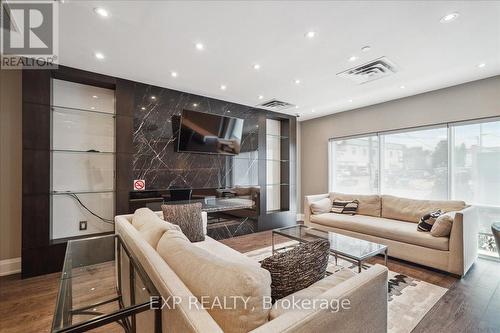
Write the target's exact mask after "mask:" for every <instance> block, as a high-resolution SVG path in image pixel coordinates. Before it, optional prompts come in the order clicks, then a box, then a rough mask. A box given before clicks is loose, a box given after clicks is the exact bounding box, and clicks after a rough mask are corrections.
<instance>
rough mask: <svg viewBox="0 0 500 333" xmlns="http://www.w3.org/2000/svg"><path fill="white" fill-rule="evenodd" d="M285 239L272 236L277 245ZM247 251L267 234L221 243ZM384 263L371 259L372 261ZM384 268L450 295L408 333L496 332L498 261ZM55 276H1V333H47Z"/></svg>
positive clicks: (499, 323)
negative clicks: (462, 266) (457, 273)
mask: <svg viewBox="0 0 500 333" xmlns="http://www.w3.org/2000/svg"><path fill="white" fill-rule="evenodd" d="M285 241H288V239H286V238H281V239H279V238H277V242H285ZM222 243H224V244H226V245H228V246H230V247H232V248H234V249H236V250H238V251H240V252H248V251H252V250H255V249H258V248H262V247H264V246H270V245H271V232H270V231H266V232H260V233H255V234H251V235H245V236H241V237H235V238H231V239H226V240H223V241H222ZM375 262H378V263H383V259H382V258H381V257H380V258H378V257H377V258H374V259H373V260H372V261H371V263H375ZM388 266H389V269H390V270H392V271H396V272H401V273H402V274H405V275H408V276H411V277H414V278H417V279H420V280H423V281H426V282H429V283H433V284H436V285H439V286H442V287H445V288H448V289H449V291H448V292H447V293H446V294H445V295H444V296H443V297H442V298H441V299H440V300H439V302H438V303H437V304H436V305H435V306H434V307H433V308H432V309H431V310H430V311H429V312H428V313H427V315H426V316H425V317H424V319H423V320H422V321H421V322H420V323H419V325H418V326H417V327H416V328H415V329H414V330H413V333H421V332H426V333H427V332H432V333H440V332H443V333H444V332H453V333H455V332H467V333H468V332H471V333H472V332H497V333H498V332H500V263H499V262H494V261H489V260H485V259H479V260H478V261H477V262H476V263H475V264H474V266H473V267H472V269H471V270H470V271H469V273H468V274H467V275H466V276H465V277H464V278H463V279H461V280H460V279H457V278H456V277H453V276H451V275H448V274H445V273H443V272H439V271H435V270H432V269H429V268H426V267H422V266H417V265H414V264H410V263H407V262H404V261H400V260H396V259H389V262H388ZM59 276H60V274H59V273H54V274H48V275H44V276H39V277H35V278H30V279H25V280H21V278H20V275H19V274H16V275H11V276H8V277H2V278H0V332H1V333H11V332H12V333H17V332H26V333H29V332H33V333H35V332H36V333H38V332H49V331H50V327H51V323H52V314H53V312H54V308H55V302H56V296H57V288H58V285H59Z"/></svg>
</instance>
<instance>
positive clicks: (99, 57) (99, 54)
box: [94, 52, 104, 60]
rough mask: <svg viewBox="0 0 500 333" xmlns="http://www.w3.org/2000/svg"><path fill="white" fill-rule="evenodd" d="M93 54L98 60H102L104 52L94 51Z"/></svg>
mask: <svg viewBox="0 0 500 333" xmlns="http://www.w3.org/2000/svg"><path fill="white" fill-rule="evenodd" d="M94 56H95V57H96V58H97V59H99V60H103V59H104V54H102V53H101V52H95V53H94Z"/></svg>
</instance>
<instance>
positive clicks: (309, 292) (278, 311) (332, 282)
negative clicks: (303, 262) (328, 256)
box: [269, 269, 356, 320]
mask: <svg viewBox="0 0 500 333" xmlns="http://www.w3.org/2000/svg"><path fill="white" fill-rule="evenodd" d="M355 275H356V274H355V273H354V272H353V271H351V270H349V269H342V270H340V271H338V272H336V273H333V274H332V275H330V276H327V277H326V278H324V279H321V280H319V281H318V282H316V283H314V284H312V285H310V286H309V287H307V288H305V289H302V290H299V291H297V292H295V293H293V294H291V295H288V296H287V297H285V298H282V299H280V300H278V301H276V303H274V305H273V308H272V309H271V312H270V313H269V319H270V320H273V319H275V318H276V317H278V316H280V315H282V314H284V313H286V312H289V311H293V309H290V304H293V301H298V302H301V301H302V300H307V299H314V298H316V297H317V296H319V295H321V294H323V293H324V292H326V291H327V290H329V289H332V288H333V287H335V286H337V285H339V284H340V283H342V282H344V281H346V280H348V279H350V278H352V277H353V276H355ZM295 311H303V310H302V309H297V310H295Z"/></svg>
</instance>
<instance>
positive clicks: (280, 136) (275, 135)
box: [266, 134, 288, 140]
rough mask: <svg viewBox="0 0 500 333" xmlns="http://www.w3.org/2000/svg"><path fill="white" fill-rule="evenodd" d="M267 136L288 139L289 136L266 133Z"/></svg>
mask: <svg viewBox="0 0 500 333" xmlns="http://www.w3.org/2000/svg"><path fill="white" fill-rule="evenodd" d="M266 136H267V137H270V138H276V139H283V140H284V139H288V136H283V135H277V134H266Z"/></svg>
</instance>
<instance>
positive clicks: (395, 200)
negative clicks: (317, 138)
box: [304, 192, 479, 276]
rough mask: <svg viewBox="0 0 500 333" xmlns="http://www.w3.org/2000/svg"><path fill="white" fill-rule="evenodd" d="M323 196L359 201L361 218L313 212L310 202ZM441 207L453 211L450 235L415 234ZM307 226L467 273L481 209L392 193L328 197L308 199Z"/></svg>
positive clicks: (474, 251)
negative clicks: (432, 213) (363, 240)
mask: <svg viewBox="0 0 500 333" xmlns="http://www.w3.org/2000/svg"><path fill="white" fill-rule="evenodd" d="M324 198H329V199H330V200H334V199H335V200H354V199H357V200H358V201H359V207H358V214H356V215H346V214H336V213H331V212H328V213H320V214H313V213H312V211H311V204H312V203H313V202H318V201H319V200H322V199H324ZM436 209H441V210H443V211H445V212H452V213H451V214H452V215H454V220H453V224H452V229H451V234H450V236H449V237H434V236H432V235H431V234H430V233H427V232H419V231H417V223H418V221H419V219H420V217H422V216H423V215H425V214H426V213H429V212H431V211H434V210H436ZM304 223H305V224H306V225H308V226H311V227H315V228H319V229H323V230H327V231H332V232H337V233H340V234H344V235H347V236H352V237H356V238H361V239H365V240H368V241H373V242H377V243H380V244H384V245H387V246H388V254H389V256H391V257H395V258H399V259H403V260H407V261H411V262H414V263H418V264H421V265H425V266H429V267H433V268H436V269H439V270H443V271H446V272H450V273H453V274H456V275H459V276H463V275H465V273H467V271H468V270H469V268H470V267H471V266H472V264H473V263H474V261H475V260H476V258H477V253H478V252H477V249H478V224H479V223H478V216H477V211H476V210H475V209H474V208H473V207H470V206H467V205H466V204H465V202H463V201H435V200H414V199H407V198H400V197H395V196H390V195H382V196H379V195H358V194H343V193H336V192H331V193H325V194H318V195H309V196H306V197H305V201H304Z"/></svg>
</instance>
